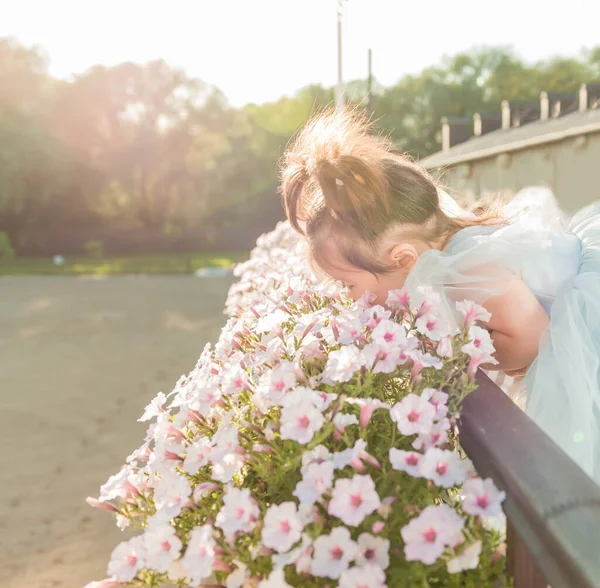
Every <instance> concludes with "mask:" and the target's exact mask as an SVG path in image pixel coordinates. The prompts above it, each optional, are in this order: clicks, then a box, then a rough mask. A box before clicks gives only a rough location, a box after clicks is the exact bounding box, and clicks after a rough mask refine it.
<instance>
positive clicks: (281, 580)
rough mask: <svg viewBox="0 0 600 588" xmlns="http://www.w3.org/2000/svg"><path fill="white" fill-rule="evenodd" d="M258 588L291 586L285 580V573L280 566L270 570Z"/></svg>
mask: <svg viewBox="0 0 600 588" xmlns="http://www.w3.org/2000/svg"><path fill="white" fill-rule="evenodd" d="M258 588H292V586H290V585H289V584H288V583H287V582H286V581H285V574H284V572H283V570H282V569H281V568H278V569H275V570H273V571H272V572H271V574H270V575H269V577H268V578H267V579H266V580H263V581H262V582H261V583H260V584H259V585H258Z"/></svg>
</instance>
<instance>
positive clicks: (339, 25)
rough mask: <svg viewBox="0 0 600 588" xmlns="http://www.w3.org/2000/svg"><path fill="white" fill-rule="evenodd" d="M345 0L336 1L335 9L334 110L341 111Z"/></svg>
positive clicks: (342, 101) (342, 103)
mask: <svg viewBox="0 0 600 588" xmlns="http://www.w3.org/2000/svg"><path fill="white" fill-rule="evenodd" d="M346 1H347V0H337V4H338V9H337V15H338V18H337V46H338V47H337V48H338V55H337V57H338V60H337V70H338V72H337V73H338V75H337V77H338V79H337V86H336V88H335V109H336V110H338V111H339V110H343V109H344V103H345V99H344V76H343V71H342V16H343V12H344V2H346Z"/></svg>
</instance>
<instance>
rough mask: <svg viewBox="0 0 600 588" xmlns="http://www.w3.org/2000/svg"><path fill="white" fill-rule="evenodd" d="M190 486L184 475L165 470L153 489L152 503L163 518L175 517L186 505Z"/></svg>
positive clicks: (190, 490)
mask: <svg viewBox="0 0 600 588" xmlns="http://www.w3.org/2000/svg"><path fill="white" fill-rule="evenodd" d="M191 493H192V488H191V486H190V484H189V482H188V481H187V480H186V479H185V477H184V476H182V475H179V474H177V473H176V472H174V471H168V472H166V473H165V474H164V475H163V476H162V478H161V479H160V480H159V482H158V486H157V487H156V488H155V489H154V505H155V506H156V510H157V512H160V513H161V515H162V516H164V518H165V519H172V518H173V517H176V516H177V515H178V514H179V513H180V512H181V510H182V509H183V507H184V506H185V505H186V503H187V501H188V500H189V498H190V495H191Z"/></svg>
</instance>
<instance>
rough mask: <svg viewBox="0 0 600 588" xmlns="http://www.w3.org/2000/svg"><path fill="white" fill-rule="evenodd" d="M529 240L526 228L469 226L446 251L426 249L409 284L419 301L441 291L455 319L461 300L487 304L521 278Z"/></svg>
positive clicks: (448, 313)
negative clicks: (429, 294) (455, 309)
mask: <svg viewBox="0 0 600 588" xmlns="http://www.w3.org/2000/svg"><path fill="white" fill-rule="evenodd" d="M528 240H529V237H527V234H526V232H524V231H522V230H517V227H516V226H514V225H506V226H476V227H470V228H467V229H463V230H462V231H460V232H459V233H458V234H457V235H456V236H455V237H454V238H453V239H452V241H451V242H450V244H449V245H448V246H447V247H446V249H445V250H443V251H438V250H430V251H427V252H425V253H423V254H422V255H421V256H420V257H419V259H418V261H417V263H416V264H415V266H414V267H413V269H412V270H411V272H410V273H409V275H408V277H407V280H406V284H405V286H406V288H407V290H408V292H409V293H410V295H411V299H412V300H413V302H416V303H417V304H418V303H419V302H421V301H422V300H423V299H424V297H425V296H426V295H427V293H429V292H435V293H437V294H438V295H439V296H440V298H441V303H442V309H443V312H444V314H445V315H446V318H447V319H448V320H449V321H451V322H452V321H454V320H455V319H456V318H457V317H456V315H455V311H454V306H455V303H456V302H458V301H461V300H473V301H474V302H477V303H478V304H483V303H484V302H485V301H486V300H487V299H488V298H491V297H492V296H497V295H499V294H502V293H503V292H504V291H505V290H506V288H507V284H508V283H510V280H511V279H519V278H521V276H522V273H523V264H524V261H525V259H524V251H527V247H528V244H527V242H526V241H528ZM538 247H539V245H538Z"/></svg>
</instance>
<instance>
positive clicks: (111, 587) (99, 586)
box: [83, 578, 123, 588]
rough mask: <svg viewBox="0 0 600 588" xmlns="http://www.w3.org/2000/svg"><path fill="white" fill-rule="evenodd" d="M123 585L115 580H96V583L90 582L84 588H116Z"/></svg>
mask: <svg viewBox="0 0 600 588" xmlns="http://www.w3.org/2000/svg"><path fill="white" fill-rule="evenodd" d="M122 585H123V584H122V583H121V582H119V581H118V580H115V579H113V578H106V579H105V580H96V581H95V582H88V583H87V584H86V585H85V586H84V587H83V588H116V586H122Z"/></svg>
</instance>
